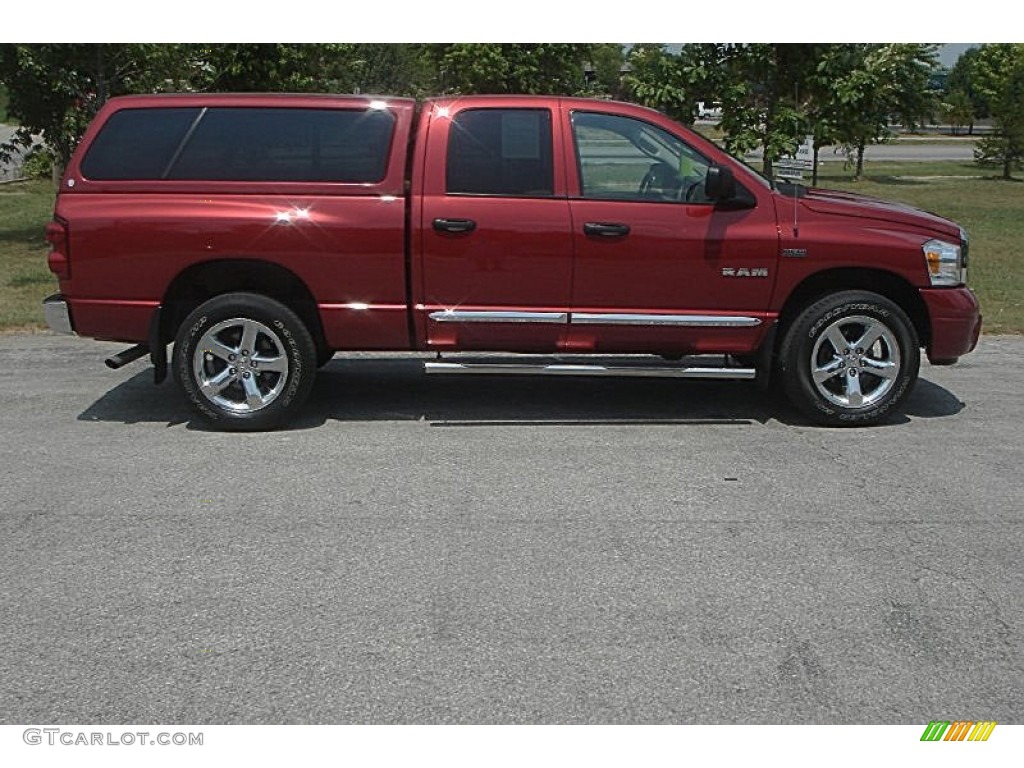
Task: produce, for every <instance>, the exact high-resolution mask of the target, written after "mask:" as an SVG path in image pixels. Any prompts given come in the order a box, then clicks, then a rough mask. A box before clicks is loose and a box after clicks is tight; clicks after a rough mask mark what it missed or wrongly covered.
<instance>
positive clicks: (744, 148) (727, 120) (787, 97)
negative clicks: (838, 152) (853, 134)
mask: <svg viewBox="0 0 1024 768" xmlns="http://www.w3.org/2000/svg"><path fill="white" fill-rule="evenodd" d="M827 49H828V46H826V45H819V44H781V43H772V44H762V43H758V44H754V45H720V46H718V52H719V67H720V69H721V80H720V81H719V82H720V83H721V86H720V91H719V94H718V100H719V101H720V102H721V104H722V122H721V128H722V130H724V131H725V133H726V141H725V145H726V148H727V149H728V150H729V151H730V152H733V153H735V154H739V153H744V152H748V151H750V150H752V149H754V148H756V147H760V148H761V150H762V152H763V153H764V160H763V168H764V173H765V175H769V176H770V175H771V174H772V168H773V165H774V163H775V161H776V160H778V159H779V157H781V156H782V155H784V154H792V153H794V152H795V151H796V148H797V147H798V146H799V144H800V142H801V140H802V139H803V137H804V136H805V135H806V134H807V132H808V127H809V126H808V120H807V115H806V112H805V109H804V100H805V99H806V98H807V95H808V93H809V91H810V90H811V88H812V76H813V73H814V72H815V69H816V67H817V64H818V62H819V61H820V59H821V57H822V56H823V55H824V53H825V52H826V51H827Z"/></svg>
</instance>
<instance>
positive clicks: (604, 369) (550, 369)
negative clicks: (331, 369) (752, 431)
mask: <svg viewBox="0 0 1024 768" xmlns="http://www.w3.org/2000/svg"><path fill="white" fill-rule="evenodd" d="M423 368H424V371H425V372H426V373H433V374H438V373H482V374H501V373H504V374H511V375H514V376H627V377H629V376H632V377H637V378H650V379H659V378H673V379H739V380H745V381H750V380H753V379H754V378H756V377H757V371H756V370H755V369H753V368H706V367H690V368H681V367H675V368H652V367H639V366H637V367H626V366H621V367H614V366H606V365H565V364H557V363H556V364H552V365H516V364H500V363H447V362H432V361H426V362H424V364H423Z"/></svg>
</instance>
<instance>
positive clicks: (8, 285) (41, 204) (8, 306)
mask: <svg viewBox="0 0 1024 768" xmlns="http://www.w3.org/2000/svg"><path fill="white" fill-rule="evenodd" d="M52 215H53V184H51V183H50V182H49V181H27V182H20V183H16V184H0V329H3V330H11V329H17V328H25V329H28V328H38V327H42V326H43V325H44V324H45V323H44V322H43V309H42V300H43V299H44V298H45V297H46V296H47V295H48V294H51V293H53V292H55V291H56V290H57V281H56V280H55V279H54V277H53V275H51V274H50V270H49V269H47V268H46V254H47V251H48V248H47V245H46V240H45V239H44V238H43V233H44V230H45V228H46V223H47V222H48V221H49V220H50V217H51V216H52Z"/></svg>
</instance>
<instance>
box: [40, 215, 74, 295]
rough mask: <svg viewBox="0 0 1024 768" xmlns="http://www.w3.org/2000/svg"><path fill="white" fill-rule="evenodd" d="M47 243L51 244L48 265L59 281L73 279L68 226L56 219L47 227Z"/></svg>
mask: <svg viewBox="0 0 1024 768" xmlns="http://www.w3.org/2000/svg"><path fill="white" fill-rule="evenodd" d="M46 242H48V243H49V244H50V255H49V256H47V257H46V265H47V266H48V267H49V268H50V271H51V272H53V274H55V275H56V276H57V279H58V280H68V279H70V278H71V260H70V253H69V252H68V225H67V224H66V223H65V222H63V221H61V220H60V219H57V218H55V219H54V220H53V221H51V222H50V223H49V224H47V225H46Z"/></svg>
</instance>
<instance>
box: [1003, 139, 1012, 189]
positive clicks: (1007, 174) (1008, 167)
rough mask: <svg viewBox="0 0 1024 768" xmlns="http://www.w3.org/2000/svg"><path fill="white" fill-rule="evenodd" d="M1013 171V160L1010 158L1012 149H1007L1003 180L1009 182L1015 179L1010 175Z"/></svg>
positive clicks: (1004, 159) (1004, 157)
mask: <svg viewBox="0 0 1024 768" xmlns="http://www.w3.org/2000/svg"><path fill="white" fill-rule="evenodd" d="M1012 170H1013V158H1012V157H1010V148H1009V147H1007V148H1006V154H1005V155H1004V156H1003V178H1004V179H1005V180H1007V181H1009V180H1010V179H1012V178H1013V176H1012V175H1010V171H1012Z"/></svg>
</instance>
